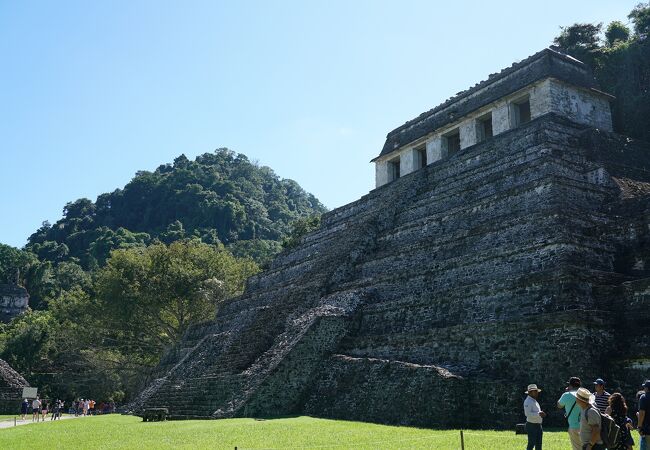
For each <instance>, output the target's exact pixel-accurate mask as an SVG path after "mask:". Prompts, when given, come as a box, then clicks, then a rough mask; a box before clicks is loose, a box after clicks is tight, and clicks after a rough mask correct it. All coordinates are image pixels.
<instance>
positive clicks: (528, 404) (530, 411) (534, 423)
mask: <svg viewBox="0 0 650 450" xmlns="http://www.w3.org/2000/svg"><path fill="white" fill-rule="evenodd" d="M540 392H542V390H541V389H539V388H538V387H537V385H536V384H529V385H528V388H527V389H526V392H524V394H528V396H527V397H526V400H524V414H525V415H526V434H527V435H528V447H526V450H533V448H534V449H535V450H542V434H543V431H542V420H543V419H544V417H546V413H545V412H544V411H542V410H541V409H540V407H539V403H537V397H538V396H539V393H540Z"/></svg>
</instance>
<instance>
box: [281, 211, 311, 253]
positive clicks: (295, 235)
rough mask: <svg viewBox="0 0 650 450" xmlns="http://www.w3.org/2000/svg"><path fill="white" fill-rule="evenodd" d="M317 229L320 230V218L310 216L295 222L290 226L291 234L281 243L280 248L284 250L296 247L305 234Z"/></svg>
mask: <svg viewBox="0 0 650 450" xmlns="http://www.w3.org/2000/svg"><path fill="white" fill-rule="evenodd" d="M318 228H320V216H311V217H305V218H303V219H298V220H296V221H295V222H293V223H292V224H291V232H290V233H289V235H288V236H287V237H286V238H284V240H283V241H282V247H283V248H285V249H291V248H294V247H297V246H298V245H299V244H300V242H302V238H303V237H304V236H305V235H306V234H307V233H310V232H312V231H314V230H317V229H318Z"/></svg>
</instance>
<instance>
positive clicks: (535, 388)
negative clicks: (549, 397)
mask: <svg viewBox="0 0 650 450" xmlns="http://www.w3.org/2000/svg"><path fill="white" fill-rule="evenodd" d="M530 391H537V392H542V390H541V389H538V388H537V385H536V384H529V385H528V389H526V392H524V394H528V393H529V392H530Z"/></svg>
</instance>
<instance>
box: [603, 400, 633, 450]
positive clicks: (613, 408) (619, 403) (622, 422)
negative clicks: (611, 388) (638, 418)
mask: <svg viewBox="0 0 650 450" xmlns="http://www.w3.org/2000/svg"><path fill="white" fill-rule="evenodd" d="M607 409H608V412H609V414H610V416H612V419H614V423H615V424H616V425H618V427H619V428H620V432H619V434H618V440H617V441H616V446H615V447H613V448H610V449H608V450H632V446H633V445H634V439H632V433H631V430H632V428H634V427H633V426H632V419H630V418H629V417H627V405H626V404H625V398H623V396H622V395H621V394H619V393H618V392H615V393H614V394H612V395H611V396H610V397H609V408H607Z"/></svg>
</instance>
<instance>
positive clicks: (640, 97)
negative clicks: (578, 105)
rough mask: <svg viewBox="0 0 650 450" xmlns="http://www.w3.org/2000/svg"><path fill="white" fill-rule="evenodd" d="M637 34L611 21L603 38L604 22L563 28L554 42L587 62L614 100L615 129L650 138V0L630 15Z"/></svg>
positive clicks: (627, 133) (649, 139) (626, 133)
mask: <svg viewBox="0 0 650 450" xmlns="http://www.w3.org/2000/svg"><path fill="white" fill-rule="evenodd" d="M628 18H629V19H630V20H631V21H632V23H633V28H634V34H631V33H630V30H629V29H628V27H627V26H625V25H624V24H623V23H621V22H619V21H614V22H612V23H610V24H609V25H608V26H607V28H606V31H605V36H604V39H605V40H604V41H602V40H601V36H600V35H601V32H602V24H573V25H571V26H568V27H563V28H562V32H561V33H560V35H559V36H558V37H557V38H556V39H555V44H556V45H558V46H559V47H561V48H562V49H563V50H565V51H566V52H568V53H569V54H570V55H572V56H574V57H576V58H577V59H579V60H581V61H583V62H585V63H587V64H588V65H589V66H591V68H592V69H593V71H594V75H595V76H596V79H597V80H598V82H599V83H600V85H601V87H602V88H603V90H604V91H606V92H608V93H611V94H613V95H614V96H616V99H615V100H614V102H613V103H612V116H613V121H614V130H615V131H616V132H618V133H621V134H625V135H627V136H630V137H634V138H638V139H643V140H645V141H650V120H648V118H649V117H650V38H649V36H648V34H649V32H650V2H648V3H640V4H638V5H637V6H636V7H635V8H634V9H633V10H632V11H631V12H630V14H629V15H628Z"/></svg>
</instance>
